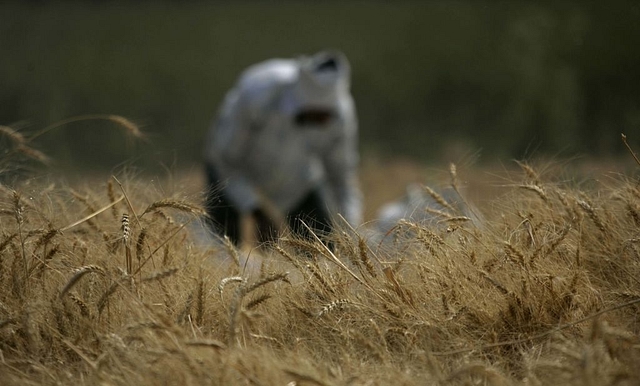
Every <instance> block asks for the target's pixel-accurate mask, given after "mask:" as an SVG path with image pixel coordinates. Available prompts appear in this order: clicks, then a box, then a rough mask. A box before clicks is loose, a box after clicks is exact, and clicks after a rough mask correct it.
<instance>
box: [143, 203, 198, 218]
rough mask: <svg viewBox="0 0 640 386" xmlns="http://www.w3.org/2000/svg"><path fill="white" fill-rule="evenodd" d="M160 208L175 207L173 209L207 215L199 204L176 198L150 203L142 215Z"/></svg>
mask: <svg viewBox="0 0 640 386" xmlns="http://www.w3.org/2000/svg"><path fill="white" fill-rule="evenodd" d="M160 208H173V209H178V210H180V211H182V212H185V213H190V214H194V215H197V216H206V211H205V210H204V209H202V208H201V207H200V206H198V205H195V204H192V203H189V202H186V201H181V200H176V199H163V200H160V201H156V202H154V203H152V204H151V205H149V206H148V207H147V209H145V210H144V212H142V214H141V215H140V217H142V216H144V215H145V214H147V213H149V212H152V211H154V210H158V209H160Z"/></svg>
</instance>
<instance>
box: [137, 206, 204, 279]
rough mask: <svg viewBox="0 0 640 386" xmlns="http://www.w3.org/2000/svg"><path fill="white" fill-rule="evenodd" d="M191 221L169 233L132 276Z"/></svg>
mask: <svg viewBox="0 0 640 386" xmlns="http://www.w3.org/2000/svg"><path fill="white" fill-rule="evenodd" d="M191 221H193V218H192V219H191V220H189V221H187V222H185V223H184V224H182V225H181V226H180V227H179V228H178V229H176V230H175V231H174V232H173V233H171V234H170V235H169V236H168V237H166V238H165V239H164V240H163V241H162V243H161V244H160V245H158V246H157V247H156V249H154V250H153V251H151V253H149V256H147V257H146V258H145V259H144V260H143V261H142V262H140V265H139V266H138V269H136V270H135V271H134V272H133V273H132V275H135V274H137V273H138V272H140V270H142V267H144V266H145V265H146V264H147V262H149V260H151V258H152V257H153V255H155V253H156V252H158V251H159V250H160V248H162V247H164V246H165V245H166V244H167V243H168V242H169V241H170V240H171V239H172V238H174V237H175V235H177V234H178V233H179V232H180V231H181V230H183V229H184V228H185V227H186V226H187V225H189V224H190V223H191Z"/></svg>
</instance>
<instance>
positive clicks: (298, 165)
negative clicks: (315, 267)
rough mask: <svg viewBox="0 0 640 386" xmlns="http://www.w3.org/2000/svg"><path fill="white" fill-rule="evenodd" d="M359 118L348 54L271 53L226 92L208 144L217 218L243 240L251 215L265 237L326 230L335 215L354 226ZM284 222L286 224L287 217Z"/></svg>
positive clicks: (222, 229) (210, 195)
mask: <svg viewBox="0 0 640 386" xmlns="http://www.w3.org/2000/svg"><path fill="white" fill-rule="evenodd" d="M357 126H358V124H357V116H356V109H355V106H354V102H353V98H352V96H351V93H350V66H349V63H348V61H347V59H346V57H345V56H344V54H342V53H341V52H335V51H324V52H319V53H317V54H315V55H313V56H310V57H300V58H294V59H271V60H267V61H264V62H261V63H258V64H255V65H253V66H251V67H249V68H248V69H246V70H245V71H244V72H243V73H242V74H241V76H240V78H239V80H238V81H237V83H236V85H235V86H234V87H233V88H232V89H231V90H230V91H229V92H228V93H227V95H226V96H225V98H224V101H223V103H222V106H221V107H220V110H219V112H218V115H217V118H216V119H215V121H214V123H213V124H212V127H211V129H210V130H209V132H208V136H207V138H206V144H205V164H206V176H207V192H206V201H205V206H206V210H207V213H208V214H209V217H210V226H211V227H212V229H213V230H214V231H215V232H216V233H218V234H219V235H227V236H228V237H229V238H230V239H231V240H232V241H233V242H234V243H235V244H236V245H238V244H239V243H240V242H241V241H242V240H243V238H245V237H247V235H243V234H242V229H243V227H242V225H241V224H242V221H241V220H242V219H243V218H245V217H246V216H252V217H253V220H254V223H255V224H256V226H257V232H258V234H257V237H258V239H259V240H260V241H271V240H273V239H274V238H275V237H276V236H277V232H278V230H279V229H282V226H283V225H284V226H288V227H289V228H290V229H291V230H292V231H293V232H294V233H297V234H298V235H300V236H303V237H307V238H308V237H310V234H309V233H308V230H307V228H306V227H305V226H304V225H303V224H302V222H301V221H304V223H305V224H307V225H308V226H309V227H310V228H311V229H312V230H313V231H314V232H315V233H317V234H319V235H320V236H322V235H326V234H327V233H329V232H330V231H331V229H332V220H333V219H334V218H335V215H336V214H340V215H342V216H343V217H344V218H345V219H346V220H347V221H348V222H349V223H350V225H352V226H354V227H356V226H358V225H359V224H360V221H361V217H362V203H361V202H362V200H361V193H360V190H359V187H358V183H357V166H358V158H359V157H358V151H357V130H358V127H357ZM285 224H286V225H285Z"/></svg>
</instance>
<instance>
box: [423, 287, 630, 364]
mask: <svg viewBox="0 0 640 386" xmlns="http://www.w3.org/2000/svg"><path fill="white" fill-rule="evenodd" d="M636 303H640V298H639V299H634V300H631V301H628V302H626V303H622V304H618V305H616V306H611V307H608V308H605V309H602V310H600V311H598V312H595V313H593V314H591V315H588V316H585V317H584V318H581V319H578V320H574V321H572V322H569V323H565V324H562V325H560V326H558V327H555V328H552V329H550V330H547V331H545V332H541V333H539V334H535V335H531V336H528V337H526V338H520V339H514V340H508V341H501V342H496V343H490V344H485V345H480V346H475V347H467V348H462V349H458V350H451V351H440V352H437V351H433V352H431V353H430V354H431V355H435V356H449V355H456V354H463V353H466V352H470V351H482V350H486V349H488V348H494V347H500V346H511V345H516V344H520V343H526V342H530V341H533V340H538V339H541V338H544V337H547V336H549V335H551V334H553V333H556V332H558V331H562V330H566V329H567V328H569V327H573V326H575V325H577V324H580V323H583V322H586V321H588V320H591V319H594V318H597V317H598V316H600V315H602V314H606V313H608V312H611V311H615V310H619V309H621V308H625V307H629V306H632V305H634V304H636Z"/></svg>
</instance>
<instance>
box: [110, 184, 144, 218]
mask: <svg viewBox="0 0 640 386" xmlns="http://www.w3.org/2000/svg"><path fill="white" fill-rule="evenodd" d="M111 178H113V179H114V180H115V181H116V183H117V184H118V186H120V190H122V194H123V195H124V199H125V200H126V201H127V206H128V207H129V210H130V211H131V213H133V217H134V218H135V219H136V222H137V223H138V227H139V228H142V225H141V224H140V218H138V215H137V214H136V211H135V209H133V205H131V201H130V200H129V196H128V195H127V192H126V191H125V190H124V186H122V183H121V182H120V180H118V179H117V178H116V176H113V175H112V176H111Z"/></svg>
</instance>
